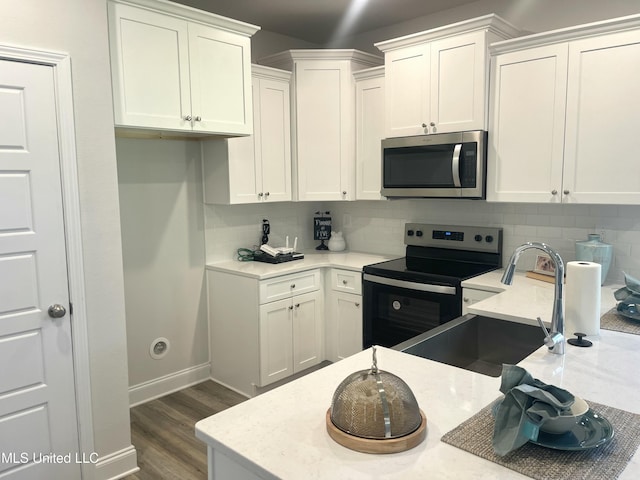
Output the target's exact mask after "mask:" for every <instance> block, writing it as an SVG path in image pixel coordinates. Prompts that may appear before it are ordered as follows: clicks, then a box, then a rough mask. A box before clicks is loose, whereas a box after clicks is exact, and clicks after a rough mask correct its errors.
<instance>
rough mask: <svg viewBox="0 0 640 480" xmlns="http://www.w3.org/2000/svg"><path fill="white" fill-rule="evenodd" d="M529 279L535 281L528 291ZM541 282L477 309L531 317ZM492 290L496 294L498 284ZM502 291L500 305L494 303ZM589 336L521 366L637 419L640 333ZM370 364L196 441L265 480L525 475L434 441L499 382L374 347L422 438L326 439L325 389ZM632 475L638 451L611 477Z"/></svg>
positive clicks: (249, 411) (486, 399) (541, 295)
mask: <svg viewBox="0 0 640 480" xmlns="http://www.w3.org/2000/svg"><path fill="white" fill-rule="evenodd" d="M494 276H495V278H494ZM492 278H493V279H496V278H497V282H498V283H499V273H495V272H494V273H493V276H489V277H487V278H485V279H484V281H485V283H484V284H480V283H477V284H476V287H475V288H480V287H479V286H480V285H484V287H485V288H484V289H487V285H488V286H489V287H491V285H490V284H491V279H492ZM475 281H476V282H480V281H482V279H480V280H475ZM528 282H535V283H531V284H530V288H526V284H527V283H528ZM466 283H467V284H468V283H469V282H466ZM539 284H540V282H537V281H534V280H530V279H527V278H524V277H522V278H520V277H518V278H516V279H515V280H514V284H513V286H512V287H508V288H505V289H504V292H503V293H501V294H500V295H498V296H495V297H492V298H489V299H487V300H484V301H483V302H479V303H478V304H476V305H477V309H478V311H481V312H483V313H491V312H490V307H492V306H495V308H496V309H497V310H498V315H502V314H503V313H502V312H504V315H507V316H509V315H510V316H511V317H513V318H514V319H520V320H521V321H522V319H523V318H524V319H525V320H526V318H528V317H527V316H531V315H534V317H533V318H535V316H537V315H540V312H543V311H544V310H545V309H546V308H547V305H546V303H547V302H551V300H552V297H553V285H552V284H549V285H548V286H547V285H539ZM467 286H469V285H467ZM494 287H495V288H500V289H503V288H504V286H502V285H501V284H500V287H498V286H497V285H494ZM605 288H606V287H605ZM538 289H540V290H541V291H540V292H538V291H537V290H538ZM549 290H550V291H551V297H549V296H548V293H547V292H548V291H549ZM518 292H520V293H518ZM501 295H504V296H503V297H502V298H503V300H502V301H499V300H498V299H499V297H500V296H501ZM519 295H528V296H532V297H533V298H534V299H537V300H539V301H540V302H541V303H540V304H539V305H536V306H535V308H534V305H533V304H534V302H533V301H531V303H529V304H527V305H529V306H531V307H532V310H531V311H528V310H526V308H524V307H523V303H522V302H523V300H522V298H519ZM509 297H510V298H509ZM505 298H506V300H505ZM492 299H493V301H494V302H493V303H492V302H490V301H491V300H492ZM509 302H514V303H511V305H512V307H513V306H514V305H515V307H516V308H517V310H516V311H515V312H514V311H511V312H507V308H506V305H507V304H508V303H509ZM603 303H604V298H603ZM483 304H484V305H483ZM476 305H474V306H476ZM527 308H528V307H527ZM603 308H604V307H603ZM549 312H550V307H549ZM518 315H523V316H524V317H518ZM590 338H591V340H592V341H593V342H594V345H593V346H592V347H590V348H578V347H572V346H570V345H567V353H566V355H564V356H559V355H553V354H550V353H548V351H547V348H546V347H541V348H540V349H538V350H536V351H535V352H534V353H533V354H531V355H530V356H529V357H527V358H526V359H525V360H523V361H522V362H521V363H520V365H521V366H522V367H524V368H526V369H527V370H528V371H529V372H531V373H532V374H533V376H534V377H536V378H539V379H540V380H542V381H544V382H546V383H552V384H555V385H558V386H561V387H563V388H566V389H568V390H569V391H571V392H573V393H574V394H575V395H578V396H580V397H583V398H585V399H587V400H593V401H596V402H599V403H601V404H605V405H609V406H612V407H616V408H620V409H623V410H627V411H630V412H634V413H638V414H640V404H639V403H638V398H639V397H638V392H640V375H637V374H636V372H635V370H634V368H633V367H634V366H636V365H640V336H638V335H631V334H625V333H619V332H613V331H608V330H601V334H600V336H599V337H590ZM370 365H371V351H370V350H366V351H364V352H360V353H358V354H356V355H353V356H351V357H349V358H347V359H345V360H342V361H340V362H337V363H334V364H332V365H329V366H327V367H325V368H323V369H321V370H319V371H317V372H314V373H311V374H309V375H307V376H305V377H302V378H300V379H298V380H295V381H293V382H290V383H288V384H286V385H283V386H281V387H279V388H277V389H275V390H272V391H270V392H267V393H264V394H262V395H260V396H258V397H255V398H252V399H250V400H247V401H246V402H244V403H242V404H240V405H237V406H235V407H233V408H230V409H228V410H225V411H223V412H220V413H218V414H216V415H213V416H211V417H209V418H207V419H204V420H202V421H200V422H198V424H197V425H196V435H197V436H198V438H200V439H201V440H203V441H205V442H206V443H207V444H208V445H209V446H210V447H211V448H213V449H215V450H217V451H220V452H221V453H223V454H224V455H226V456H228V457H229V458H230V459H232V460H234V461H236V462H237V463H239V464H241V465H242V466H244V467H245V468H247V469H249V470H250V471H252V472H253V473H254V474H256V475H258V476H259V477H260V478H266V479H276V478H279V479H300V478H305V479H327V480H329V479H331V480H336V479H374V478H379V479H402V480H412V479H424V478H438V479H449V478H451V479H460V478H465V479H466V478H473V479H496V478H505V479H512V478H528V477H524V476H522V475H519V474H517V473H515V472H513V471H511V470H508V469H506V468H504V467H502V466H499V465H497V464H494V463H492V462H489V461H487V460H483V459H481V458H480V457H477V456H475V455H472V454H470V453H467V452H464V451H463V450H460V449H458V448H456V447H453V446H451V445H448V444H445V443H443V442H441V441H440V438H441V437H442V435H444V434H445V433H447V432H448V431H450V430H452V429H453V428H455V427H456V426H458V425H459V424H460V423H462V422H463V421H464V420H466V419H467V418H469V417H471V416H473V415H474V414H475V413H477V412H478V411H479V410H480V409H482V408H483V407H484V406H486V405H488V404H489V403H490V402H492V401H493V400H494V399H496V398H498V397H499V396H500V392H499V390H498V389H499V386H500V379H499V378H493V377H488V376H485V375H481V374H478V373H473V372H469V371H466V370H463V369H459V368H456V367H452V366H448V365H444V364H440V363H437V362H433V361H430V360H426V359H422V358H419V357H414V356H411V355H408V354H405V353H401V352H397V351H394V350H391V349H387V348H382V347H380V348H379V349H378V365H379V367H380V368H381V369H382V370H386V371H389V372H391V373H394V374H396V375H398V376H399V377H401V378H402V379H403V380H404V381H405V382H406V383H407V384H408V385H409V387H410V388H411V389H412V391H413V393H414V394H415V396H416V399H417V401H418V404H419V406H420V408H421V409H422V410H423V411H424V412H425V414H426V416H427V422H428V423H427V428H428V432H427V438H426V440H425V441H424V442H423V443H421V444H420V445H418V446H417V447H415V448H413V449H411V450H409V451H406V452H402V453H396V454H389V455H372V454H364V453H359V452H355V451H352V450H349V449H347V448H345V447H342V446H341V445H339V444H337V443H336V442H334V441H333V440H332V439H331V438H330V437H329V435H328V433H327V431H326V427H325V415H326V412H327V409H328V408H329V406H330V404H331V398H332V395H333V392H334V391H335V389H336V387H337V386H338V384H339V383H340V382H341V381H342V380H343V379H344V378H345V377H346V376H347V375H349V374H351V373H353V372H355V371H358V370H364V369H368V368H369V367H370ZM639 476H640V455H639V454H638V453H636V454H635V456H634V457H633V458H632V460H631V462H630V463H629V465H628V466H627V468H626V469H625V471H624V472H623V473H622V475H621V476H620V477H619V478H620V479H622V480H630V479H635V478H638V477H639Z"/></svg>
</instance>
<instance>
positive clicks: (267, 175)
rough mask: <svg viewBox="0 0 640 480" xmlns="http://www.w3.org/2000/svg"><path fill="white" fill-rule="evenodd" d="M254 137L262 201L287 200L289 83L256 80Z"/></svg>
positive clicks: (289, 149) (288, 175)
mask: <svg viewBox="0 0 640 480" xmlns="http://www.w3.org/2000/svg"><path fill="white" fill-rule="evenodd" d="M259 89H260V92H259V101H258V102H254V104H256V103H258V105H257V108H256V115H258V114H259V115H260V119H259V122H257V121H256V123H255V124H254V135H255V136H256V143H257V144H259V148H256V151H257V152H259V153H258V154H259V155H260V162H259V164H260V176H261V178H262V191H263V192H264V200H265V201H273V202H283V201H288V200H291V115H290V106H289V83H288V82H282V81H274V80H269V79H265V78H261V79H260V80H259Z"/></svg>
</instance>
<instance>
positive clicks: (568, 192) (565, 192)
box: [563, 190, 571, 195]
mask: <svg viewBox="0 0 640 480" xmlns="http://www.w3.org/2000/svg"><path fill="white" fill-rule="evenodd" d="M563 193H564V194H565V195H569V194H570V193H571V192H570V191H569V190H565V191H564V192H563Z"/></svg>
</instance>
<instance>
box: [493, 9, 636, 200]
mask: <svg viewBox="0 0 640 480" xmlns="http://www.w3.org/2000/svg"><path fill="white" fill-rule="evenodd" d="M491 49H492V52H493V61H492V82H493V84H492V93H491V116H490V134H489V152H488V162H489V163H488V167H487V170H488V176H487V200H489V201H508V202H540V203H587V204H640V182H638V178H640V162H638V160H637V158H635V157H634V155H633V154H632V151H630V149H629V146H630V145H633V144H634V141H635V139H636V137H637V125H640V109H638V108H637V106H638V105H640V90H639V89H638V87H637V84H638V78H640V15H635V16H630V17H624V18H622V19H615V20H609V21H605V22H598V23H595V24H590V25H584V26H578V27H572V28H567V29H562V30H557V31H553V32H549V33H545V34H537V35H533V36H530V37H523V38H521V39H515V40H510V41H506V42H499V43H497V44H495V45H492V47H491Z"/></svg>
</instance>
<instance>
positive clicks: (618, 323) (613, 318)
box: [600, 307, 640, 335]
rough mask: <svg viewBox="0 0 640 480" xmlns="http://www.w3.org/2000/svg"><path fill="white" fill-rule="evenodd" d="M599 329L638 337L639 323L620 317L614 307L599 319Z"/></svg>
mask: <svg viewBox="0 0 640 480" xmlns="http://www.w3.org/2000/svg"><path fill="white" fill-rule="evenodd" d="M600 328H603V329H605V330H615V331H616V332H623V333H633V334H634V335H640V321H638V320H633V319H631V318H627V317H625V316H624V315H620V314H619V313H618V311H617V310H616V308H615V307H614V308H612V309H611V310H609V311H608V312H607V313H605V314H604V315H602V316H601V317H600Z"/></svg>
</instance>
